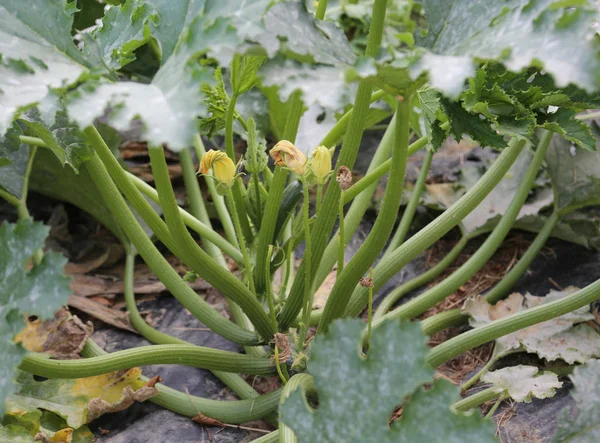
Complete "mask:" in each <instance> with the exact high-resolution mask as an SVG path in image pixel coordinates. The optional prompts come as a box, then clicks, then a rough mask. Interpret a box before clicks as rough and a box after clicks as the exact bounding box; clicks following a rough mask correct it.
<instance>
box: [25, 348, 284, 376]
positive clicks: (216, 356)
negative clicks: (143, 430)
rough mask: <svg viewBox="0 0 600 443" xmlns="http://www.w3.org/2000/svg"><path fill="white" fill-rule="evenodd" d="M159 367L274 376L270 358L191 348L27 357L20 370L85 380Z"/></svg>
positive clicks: (30, 355) (29, 355) (32, 355)
mask: <svg viewBox="0 0 600 443" xmlns="http://www.w3.org/2000/svg"><path fill="white" fill-rule="evenodd" d="M158 364H172V365H184V366H192V367H195V368H202V369H210V370H215V371H225V372H241V373H244V374H253V375H273V374H274V373H275V366H274V365H273V364H272V363H271V362H270V361H269V359H268V358H256V357H249V356H247V355H243V354H238V353H237V352H229V351H221V350H219V349H212V348H205V347H202V346H191V345H154V346H141V347H137V348H132V349H126V350H123V351H117V352H112V353H110V354H107V355H103V356H99V357H92V358H86V359H83V360H51V359H49V358H48V357H47V356H44V355H42V354H27V355H26V356H25V357H24V358H23V362H22V363H21V365H20V366H19V368H20V369H21V370H23V371H27V372H30V373H32V374H34V375H39V376H41V377H48V378H82V377H92V376H94V375H100V374H107V373H109V372H114V371H120V370H123V369H129V368H133V367H134V366H147V365H158Z"/></svg>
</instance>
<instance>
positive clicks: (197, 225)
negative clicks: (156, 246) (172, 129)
mask: <svg viewBox="0 0 600 443" xmlns="http://www.w3.org/2000/svg"><path fill="white" fill-rule="evenodd" d="M102 160H103V161H104V157H103V156H102ZM105 164H106V162H105ZM115 167H116V166H115ZM107 168H108V169H109V172H111V177H113V179H114V180H115V181H116V182H117V185H118V186H119V188H120V189H121V190H122V191H123V193H124V194H125V195H126V196H127V198H128V199H129V200H132V198H131V197H130V195H129V194H131V192H128V191H125V190H124V189H123V187H122V186H121V183H122V182H123V180H120V181H119V180H117V179H116V178H115V174H114V173H113V171H115V168H111V167H109V166H108V165H107ZM123 173H124V174H125V175H126V178H127V179H128V180H129V181H130V182H131V183H132V184H133V185H134V186H135V187H136V188H137V189H138V190H139V191H140V192H141V193H142V194H144V195H145V196H146V197H148V198H149V199H150V200H152V201H154V202H155V203H158V204H160V198H159V196H158V192H156V189H154V188H153V187H152V186H150V185H149V184H148V183H146V182H145V181H143V180H142V179H140V178H139V177H136V176H135V175H133V174H132V173H130V172H126V171H123ZM132 204H133V203H132ZM134 206H135V205H134ZM150 209H152V208H150ZM190 209H191V208H190ZM136 210H138V212H142V211H140V210H139V209H138V208H137V207H136ZM152 212H154V211H152ZM179 213H180V214H181V217H182V218H183V222H184V223H185V224H186V226H187V227H188V228H190V229H191V230H193V231H194V232H196V233H197V234H198V235H199V236H200V237H201V238H202V239H203V240H206V241H207V242H209V243H211V244H214V245H215V246H217V247H218V248H219V249H220V250H221V251H223V252H224V253H225V254H227V255H228V256H229V257H231V258H232V259H233V260H234V261H235V262H236V263H238V264H239V265H240V266H243V264H244V259H243V257H242V254H241V252H240V251H238V250H237V246H236V245H237V243H236V244H235V245H234V244H232V243H230V242H229V241H227V240H226V239H224V238H223V237H221V236H220V235H219V234H218V233H217V232H215V231H213V229H212V227H211V226H210V225H208V223H207V221H208V220H207V219H204V218H203V216H202V218H197V217H196V216H195V215H192V214H190V213H189V212H187V211H186V210H185V209H183V208H179ZM148 214H149V212H148V211H145V212H143V213H142V217H143V218H144V220H145V221H146V223H148V225H150V227H151V228H152V230H153V231H154V233H155V234H156V235H157V236H159V234H158V233H157V232H156V231H155V230H154V227H153V224H155V223H153V224H151V223H152V222H151V220H150V219H149V217H148ZM199 215H202V213H199ZM153 218H155V219H158V220H160V218H159V217H158V215H156V217H153ZM155 221H156V220H155ZM165 233H168V231H165ZM159 239H160V240H161V241H164V240H163V239H162V238H160V236H159Z"/></svg>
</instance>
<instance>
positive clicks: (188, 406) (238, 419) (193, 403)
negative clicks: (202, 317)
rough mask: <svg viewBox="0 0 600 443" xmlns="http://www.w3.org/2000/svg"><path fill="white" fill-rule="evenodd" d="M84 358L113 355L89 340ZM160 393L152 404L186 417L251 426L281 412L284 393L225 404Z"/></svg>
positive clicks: (172, 392)
mask: <svg viewBox="0 0 600 443" xmlns="http://www.w3.org/2000/svg"><path fill="white" fill-rule="evenodd" d="M82 355H83V356H85V357H96V356H102V355H111V354H107V353H106V352H105V351H104V350H103V349H102V348H100V346H98V345H97V344H96V343H94V342H93V341H92V340H91V339H88V340H87V342H86V345H85V348H84V349H83V351H82ZM140 378H141V380H142V381H144V382H146V381H148V379H147V378H146V377H143V376H142V377H140ZM156 389H158V395H157V396H155V397H152V398H150V399H149V400H148V401H150V402H152V403H155V404H157V405H159V406H162V407H163V408H165V409H168V410H169V411H173V412H175V413H177V414H180V415H183V416H186V417H195V416H197V415H198V412H202V413H203V414H204V415H206V416H208V417H212V418H215V419H217V420H220V421H222V422H224V423H247V422H249V421H252V420H258V419H261V418H264V417H266V416H268V415H269V414H271V413H272V412H273V411H275V410H276V409H277V406H278V405H279V399H280V397H281V391H282V390H281V389H277V390H276V391H273V392H270V393H269V394H266V395H263V396H261V397H258V398H252V399H248V400H229V401H223V400H210V399H205V398H200V397H196V396H194V395H190V394H187V393H184V392H179V391H177V390H175V389H173V388H169V387H168V386H165V385H163V384H160V383H158V384H157V385H156Z"/></svg>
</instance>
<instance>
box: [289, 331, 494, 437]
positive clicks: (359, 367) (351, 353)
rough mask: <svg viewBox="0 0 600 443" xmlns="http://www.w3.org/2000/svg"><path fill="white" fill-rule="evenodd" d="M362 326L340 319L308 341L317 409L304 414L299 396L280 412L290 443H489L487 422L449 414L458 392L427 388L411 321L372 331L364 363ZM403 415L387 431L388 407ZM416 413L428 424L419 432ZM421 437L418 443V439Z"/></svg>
mask: <svg viewBox="0 0 600 443" xmlns="http://www.w3.org/2000/svg"><path fill="white" fill-rule="evenodd" d="M363 329H364V324H363V323H362V322H361V321H359V320H342V321H337V322H334V323H333V324H332V326H331V327H330V329H329V332H328V333H327V335H325V336H322V337H318V338H317V340H316V341H315V342H314V344H313V347H312V351H311V356H310V360H309V363H308V371H309V372H310V373H311V374H312V375H313V376H314V377H315V385H316V387H317V391H318V395H319V407H318V409H317V410H316V411H314V412H311V411H310V410H309V409H308V408H307V405H306V402H305V401H304V399H303V396H302V395H301V394H300V392H299V391H296V392H294V393H293V394H292V395H291V396H290V397H289V398H288V399H287V400H286V401H285V403H284V404H283V405H282V406H281V408H280V414H281V420H282V421H283V422H284V423H285V424H286V425H288V426H289V427H291V428H292V429H293V430H294V432H295V433H296V435H297V438H298V441H299V442H300V443H303V442H311V443H319V442H332V441H378V442H414V441H419V440H422V441H447V442H459V441H460V442H464V441H468V442H484V441H496V440H495V437H494V426H493V424H492V422H490V421H485V420H482V419H481V417H480V416H477V415H471V416H465V415H461V414H456V413H454V412H452V410H451V408H450V404H451V403H452V402H454V401H456V400H457V399H458V398H459V393H458V388H456V387H454V386H452V385H451V384H450V383H448V382H445V381H438V382H435V384H434V387H433V388H432V389H428V390H425V389H422V385H423V384H424V383H431V382H432V379H433V369H432V368H431V367H430V366H428V365H427V363H426V362H425V358H426V355H427V352H428V350H427V347H426V346H425V343H426V339H425V336H424V335H423V333H422V332H421V330H420V327H419V325H418V324H416V323H403V324H399V323H396V322H387V323H384V324H383V325H382V326H380V327H379V328H377V329H375V330H374V331H373V335H372V339H371V343H370V346H369V351H368V354H367V356H366V358H364V357H362V356H361V354H360V346H359V343H361V333H362V331H363ZM401 404H402V405H403V411H404V412H403V417H402V418H401V419H400V420H398V421H396V422H394V423H393V424H392V426H391V429H390V427H389V426H388V420H389V417H390V414H391V413H392V412H393V410H394V408H395V407H397V406H399V405H401ZM423 411H427V414H426V415H427V416H428V417H429V418H430V419H431V420H430V425H429V426H427V427H423V421H422V420H423ZM423 438H425V440H423Z"/></svg>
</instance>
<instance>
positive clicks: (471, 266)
mask: <svg viewBox="0 0 600 443" xmlns="http://www.w3.org/2000/svg"><path fill="white" fill-rule="evenodd" d="M551 138H552V133H551V132H550V131H546V132H545V133H544V135H543V136H542V138H541V141H540V143H539V145H538V147H537V149H536V152H535V155H534V156H533V159H532V160H531V163H530V164H529V166H528V168H527V171H526V172H525V176H524V177H523V179H522V180H521V183H520V184H519V187H518V188H517V191H516V193H515V196H514V197H513V199H512V201H511V202H510V205H509V206H508V208H507V209H506V211H505V213H504V214H503V215H502V218H501V219H500V221H499V222H498V224H497V225H496V227H495V228H494V230H493V231H492V233H491V234H490V235H489V236H488V238H487V239H486V240H485V242H484V243H483V244H482V245H481V247H480V248H479V249H478V250H477V252H475V253H474V254H473V255H472V256H471V257H469V259H468V260H467V261H466V262H465V263H464V264H463V265H462V266H461V267H460V268H458V269H457V270H456V271H454V272H453V273H452V274H451V275H450V276H449V277H448V278H446V279H445V280H444V281H443V282H441V283H439V284H437V285H435V286H434V287H433V288H431V289H429V290H427V291H425V292H424V293H423V294H421V295H419V296H418V297H416V298H414V299H412V300H410V301H409V302H407V303H405V304H403V305H402V306H400V307H398V308H396V309H395V310H394V311H392V312H390V313H388V314H386V315H385V316H384V317H382V318H381V319H380V320H379V322H378V323H379V324H380V323H382V322H384V321H386V320H389V319H398V318H401V319H408V318H414V317H416V316H418V315H420V314H422V313H423V312H425V311H426V310H427V309H430V308H431V307H433V306H435V305H436V304H437V303H439V302H441V301H442V300H444V299H445V298H446V297H447V296H449V295H450V294H452V293H453V292H454V291H456V290H457V289H458V288H460V287H461V286H462V285H463V284H464V283H465V282H467V281H469V279H470V278H471V277H472V276H473V275H475V274H476V273H477V271H479V270H480V269H481V268H482V267H483V266H484V265H485V264H486V263H487V261H488V260H489V259H490V258H491V257H492V255H494V253H495V252H496V250H497V249H498V248H499V247H500V245H501V244H502V242H503V241H504V239H505V238H506V236H507V235H508V233H509V231H510V229H511V228H512V226H513V224H514V222H515V220H516V219H517V216H518V215H519V212H520V211H521V208H522V207H523V204H524V203H525V200H527V196H528V195H529V191H530V190H531V187H532V186H533V183H534V181H535V178H536V177H537V174H538V172H539V170H540V167H541V165H542V162H543V161H544V157H545V155H546V150H547V149H548V146H549V145H550V139H551Z"/></svg>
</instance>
